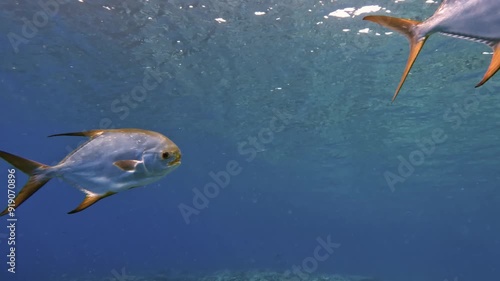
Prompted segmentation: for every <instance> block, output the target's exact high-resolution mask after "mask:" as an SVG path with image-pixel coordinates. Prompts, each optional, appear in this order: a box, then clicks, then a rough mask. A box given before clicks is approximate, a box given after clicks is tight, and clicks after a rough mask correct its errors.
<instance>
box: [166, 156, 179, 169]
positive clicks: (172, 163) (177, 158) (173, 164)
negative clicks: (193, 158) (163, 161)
mask: <svg viewBox="0 0 500 281" xmlns="http://www.w3.org/2000/svg"><path fill="white" fill-rule="evenodd" d="M181 158H182V156H181V154H177V155H176V156H175V159H174V161H172V162H170V163H168V166H169V167H172V166H178V165H180V164H181Z"/></svg>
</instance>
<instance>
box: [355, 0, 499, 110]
mask: <svg viewBox="0 0 500 281" xmlns="http://www.w3.org/2000/svg"><path fill="white" fill-rule="evenodd" d="M363 19H364V20H369V21H373V22H375V23H378V24H380V25H382V26H385V27H388V28H390V29H392V30H395V31H397V32H400V33H402V34H404V35H406V37H408V39H409V41H410V55H409V57H408V62H407V64H406V69H405V71H404V73H403V77H402V78H401V81H400V82H399V85H398V87H397V89H396V92H395V93H394V96H393V98H392V100H393V101H394V100H395V99H396V97H397V96H398V93H399V91H400V90H401V87H402V86H403V83H404V82H405V80H406V77H407V75H408V73H409V72H410V69H411V67H412V66H413V63H414V62H415V59H416V58H417V56H418V54H419V52H420V50H421V49H422V47H423V45H424V43H425V41H426V40H427V38H428V37H429V36H430V35H431V34H433V33H436V32H439V33H442V34H445V35H449V36H453V37H457V38H461V39H467V40H472V41H476V42H481V43H484V44H487V45H488V46H490V47H492V48H493V51H494V53H493V58H492V59H491V63H490V66H489V67H488V70H487V71H486V73H485V74H484V77H483V79H482V80H481V82H479V83H478V84H477V85H476V87H479V86H481V85H483V84H484V83H485V82H486V81H488V80H489V79H490V78H491V77H492V76H493V75H494V74H495V73H496V72H497V71H498V69H499V68H500V44H499V43H500V0H443V2H442V3H441V5H440V6H439V8H438V9H437V11H436V12H435V13H434V15H432V16H431V17H430V18H428V19H427V20H425V21H423V22H419V21H415V20H409V19H402V18H394V17H387V16H366V17H364V18H363Z"/></svg>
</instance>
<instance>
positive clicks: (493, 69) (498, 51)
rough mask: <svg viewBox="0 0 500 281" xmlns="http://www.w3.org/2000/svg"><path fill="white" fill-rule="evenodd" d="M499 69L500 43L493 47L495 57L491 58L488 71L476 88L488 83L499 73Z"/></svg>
mask: <svg viewBox="0 0 500 281" xmlns="http://www.w3.org/2000/svg"><path fill="white" fill-rule="evenodd" d="M498 69H500V43H499V44H496V45H495V46H494V47H493V57H492V58H491V63H490V66H489V67H488V70H486V73H485V74H484V77H483V80H481V82H479V83H478V84H477V85H476V88H477V87H480V86H482V85H483V84H484V83H486V81H488V80H489V79H490V78H491V77H492V76H493V75H495V73H497V71H498Z"/></svg>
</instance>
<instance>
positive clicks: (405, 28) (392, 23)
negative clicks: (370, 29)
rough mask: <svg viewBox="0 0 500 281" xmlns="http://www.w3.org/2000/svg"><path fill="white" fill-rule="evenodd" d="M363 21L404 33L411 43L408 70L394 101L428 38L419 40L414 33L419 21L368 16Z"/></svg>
mask: <svg viewBox="0 0 500 281" xmlns="http://www.w3.org/2000/svg"><path fill="white" fill-rule="evenodd" d="M363 20H369V21H372V22H375V23H378V24H380V25H382V26H385V27H387V28H390V29H392V30H394V31H397V32H399V33H402V34H404V35H405V36H406V37H407V38H408V40H409V41H410V54H409V56H408V62H407V63H406V68H405V70H404V72H403V77H401V81H400V82H399V85H398V87H397V89H396V92H395V93H394V96H393V97H392V101H394V100H395V99H396V97H397V96H398V94H399V91H400V90H401V87H403V84H404V82H405V80H406V77H407V76H408V73H409V72H410V69H411V67H412V66H413V64H414V63H415V60H416V59H417V56H418V54H419V53H420V50H422V47H423V46H424V43H425V41H426V40H427V36H426V37H424V38H417V35H416V34H415V33H414V32H413V31H414V28H415V26H417V25H418V24H419V23H420V22H419V21H415V20H409V19H401V18H394V17H388V16H366V17H364V18H363Z"/></svg>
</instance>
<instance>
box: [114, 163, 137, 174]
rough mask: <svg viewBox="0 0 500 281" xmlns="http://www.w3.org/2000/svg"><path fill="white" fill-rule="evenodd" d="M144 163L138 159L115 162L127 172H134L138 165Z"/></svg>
mask: <svg viewBox="0 0 500 281" xmlns="http://www.w3.org/2000/svg"><path fill="white" fill-rule="evenodd" d="M140 163H142V161H138V160H119V161H116V162H114V163H113V165H115V166H116V167H118V168H120V169H122V170H124V171H125V172H133V171H135V168H136V167H137V165H139V164H140Z"/></svg>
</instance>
